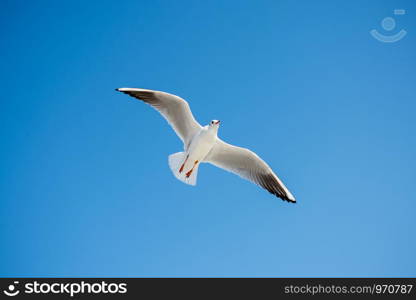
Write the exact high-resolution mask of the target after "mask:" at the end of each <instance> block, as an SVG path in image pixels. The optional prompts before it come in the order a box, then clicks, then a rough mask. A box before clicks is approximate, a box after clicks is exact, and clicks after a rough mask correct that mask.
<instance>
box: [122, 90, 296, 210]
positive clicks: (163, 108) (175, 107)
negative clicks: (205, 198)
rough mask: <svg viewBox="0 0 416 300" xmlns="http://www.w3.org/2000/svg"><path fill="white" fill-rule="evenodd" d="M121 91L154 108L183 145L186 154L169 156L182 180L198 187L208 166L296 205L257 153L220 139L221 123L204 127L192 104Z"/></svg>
mask: <svg viewBox="0 0 416 300" xmlns="http://www.w3.org/2000/svg"><path fill="white" fill-rule="evenodd" d="M117 91H120V92H123V93H126V94H128V95H130V96H132V97H135V98H137V99H139V100H142V101H144V102H146V103H148V104H150V105H151V106H153V107H154V108H155V109H156V110H158V111H159V112H160V113H161V114H162V116H163V117H164V118H165V119H166V120H167V121H168V122H169V124H170V125H171V126H172V127H173V129H174V130H175V132H176V134H177V135H178V137H179V138H180V139H181V140H182V141H183V143H184V152H177V153H174V154H171V155H169V166H170V168H171V170H172V172H173V174H174V175H175V177H176V178H178V179H179V180H181V181H183V182H185V183H187V184H190V185H196V179H197V174H198V168H199V165H200V164H201V163H203V162H207V163H211V164H213V165H215V166H217V167H219V168H222V169H225V170H227V171H230V172H232V173H235V174H237V175H239V176H240V177H242V178H244V179H247V180H250V181H252V182H253V183H256V184H258V185H260V186H261V187H263V188H264V189H266V190H267V191H269V192H270V193H272V194H274V195H275V196H277V197H279V198H281V199H283V200H286V201H288V202H293V203H294V202H296V200H295V197H293V195H292V194H291V193H290V192H289V190H288V189H287V188H286V186H285V185H284V184H283V182H282V181H281V180H280V179H279V178H278V177H277V175H276V174H275V173H274V172H273V170H272V169H271V168H270V167H269V165H268V164H267V163H266V162H264V161H263V160H262V159H261V158H260V157H259V156H258V155H257V154H256V153H254V152H252V151H250V150H249V149H246V148H241V147H237V146H233V145H230V144H228V143H226V142H224V141H222V140H221V139H220V138H218V128H219V124H220V121H217V120H212V121H211V122H210V124H209V125H207V126H201V125H200V124H199V123H198V122H197V121H196V120H195V118H194V116H193V115H192V112H191V109H190V107H189V104H188V102H186V101H185V100H183V99H182V98H180V97H178V96H176V95H172V94H168V93H165V92H160V91H153V90H146V89H137V88H120V89H117Z"/></svg>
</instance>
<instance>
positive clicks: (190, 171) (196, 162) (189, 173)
mask: <svg viewBox="0 0 416 300" xmlns="http://www.w3.org/2000/svg"><path fill="white" fill-rule="evenodd" d="M198 163H199V161H198V160H196V161H195V162H194V166H193V167H192V169H191V170H189V172H187V173H186V178H189V176H191V174H192V171H193V170H194V168H195V166H196V165H197V164H198Z"/></svg>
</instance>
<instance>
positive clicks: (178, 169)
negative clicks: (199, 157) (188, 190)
mask: <svg viewBox="0 0 416 300" xmlns="http://www.w3.org/2000/svg"><path fill="white" fill-rule="evenodd" d="M185 159H186V155H185V152H177V153H174V154H171V155H169V159H168V161H169V167H170V169H171V170H172V173H173V175H175V177H176V178H177V179H179V180H180V181H182V182H184V183H186V184H189V185H196V179H197V175H198V167H199V164H196V165H195V166H194V168H193V170H192V171H191V172H189V171H188V172H186V171H185V170H183V167H182V166H183V165H184V162H185ZM188 175H189V176H188Z"/></svg>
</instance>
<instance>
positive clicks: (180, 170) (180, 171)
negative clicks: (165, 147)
mask: <svg viewBox="0 0 416 300" xmlns="http://www.w3.org/2000/svg"><path fill="white" fill-rule="evenodd" d="M188 157H189V154H188V155H187V156H186V159H185V161H184V162H183V164H182V166H181V168H180V169H179V173H182V171H183V168H184V167H185V164H186V162H187V161H188Z"/></svg>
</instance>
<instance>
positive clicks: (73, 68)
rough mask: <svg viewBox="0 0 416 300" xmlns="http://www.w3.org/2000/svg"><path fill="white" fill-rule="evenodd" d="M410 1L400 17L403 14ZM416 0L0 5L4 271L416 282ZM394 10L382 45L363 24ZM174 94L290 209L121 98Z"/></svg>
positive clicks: (375, 23) (374, 23)
mask: <svg viewBox="0 0 416 300" xmlns="http://www.w3.org/2000/svg"><path fill="white" fill-rule="evenodd" d="M397 8H401V9H406V14H405V15H401V16H395V15H394V14H393V10H394V9H397ZM415 13H416V4H415V2H414V1H375V0H374V1H358V0H357V1H306V0H305V1H204V2H203V1H59V2H57V1H31V2H27V1H22V0H18V1H2V2H1V9H0V15H1V18H0V31H1V35H2V40H1V47H0V61H1V66H2V67H1V71H0V79H1V83H2V87H3V88H2V96H1V109H0V138H1V147H0V164H1V168H0V239H1V247H0V273H1V274H0V275H2V276H81V277H82V276H110V277H111V276H119V277H123V276H279V277H285V276H292V277H300V276H313V277H316V276H338V277H341V276H392V277H398V276H415V275H416V256H415V253H416V241H415V238H414V236H415V227H416V219H415V216H414V214H415V211H416V199H415V198H416V197H415V195H414V185H415V179H416V173H415V170H416V160H415V154H416V141H415V138H414V132H415V129H416V123H415V118H414V112H415V109H416V104H415V95H416V84H415V79H416V60H415V53H416V42H415V39H416V35H415V34H416V18H415V17H414V16H415ZM388 16H390V17H394V19H395V20H396V25H397V26H396V28H395V29H394V30H393V31H392V34H394V33H396V32H398V31H399V30H400V29H405V30H406V31H407V32H408V34H407V36H405V37H404V38H403V39H402V40H401V41H398V42H396V43H382V42H379V41H377V40H375V39H374V38H373V37H372V36H371V35H370V34H369V31H370V30H371V29H378V30H379V31H380V32H381V33H383V34H390V33H389V32H386V31H383V28H381V25H380V22H381V20H382V19H383V18H384V17H388ZM123 86H131V87H141V88H148V89H157V90H163V91H167V92H171V93H175V94H177V95H180V96H181V97H183V98H185V99H187V100H188V101H189V102H190V105H191V107H192V110H193V112H194V114H195V116H196V118H197V119H198V120H199V121H200V122H201V123H202V124H207V123H208V122H209V121H210V120H211V119H220V120H221V121H222V126H221V128H220V131H219V135H220V137H221V138H223V139H224V140H226V141H228V142H230V143H233V144H236V145H239V146H245V147H248V148H250V149H252V150H254V151H255V152H257V153H258V154H259V155H260V156H261V157H263V158H264V159H265V160H266V161H267V162H268V163H269V164H270V165H271V166H272V167H273V168H274V170H275V171H276V172H277V173H278V174H279V176H280V177H281V179H282V180H283V181H284V182H285V183H286V185H287V186H288V188H289V189H290V190H291V191H292V192H293V194H294V195H295V196H296V198H297V200H298V203H297V204H295V205H294V204H289V203H286V202H283V201H281V200H279V199H277V198H274V197H273V196H272V195H270V194H268V193H267V192H266V191H264V190H262V189H260V188H259V187H257V186H255V185H253V184H251V183H249V182H246V181H243V180H241V179H239V178H238V177H237V176H235V175H232V174H230V173H227V172H225V171H223V170H220V169H217V168H215V167H213V166H210V165H203V166H201V168H200V170H199V175H198V185H197V187H190V186H187V185H185V184H183V183H181V182H180V181H178V180H176V179H175V178H174V176H173V175H172V174H171V172H170V170H169V167H168V164H167V157H168V155H169V154H171V153H174V152H177V151H180V150H181V147H182V145H181V143H180V141H179V139H178V138H177V137H176V136H175V134H174V132H173V131H171V130H170V128H169V126H168V125H167V123H166V122H165V121H164V120H163V119H162V118H161V117H160V116H159V115H158V114H157V113H156V112H155V111H153V110H152V109H151V108H149V107H148V106H146V105H144V104H143V103H140V102H139V101H134V100H132V98H129V97H127V96H125V95H122V94H120V93H117V92H115V91H114V89H115V88H117V87H123Z"/></svg>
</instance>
